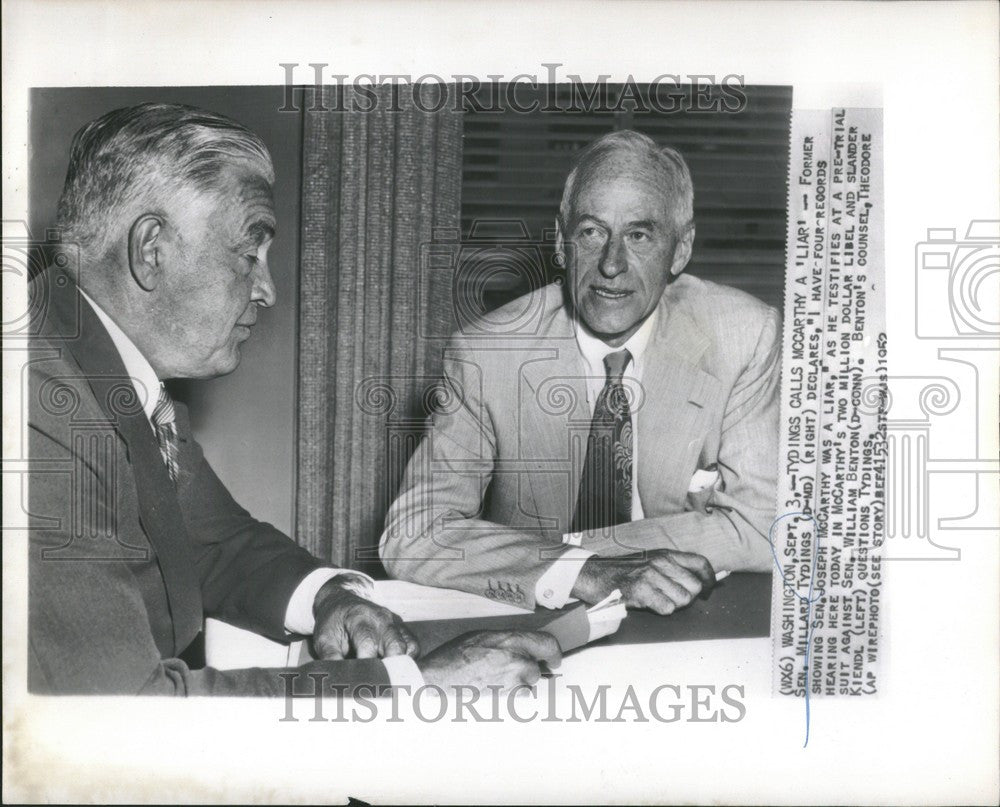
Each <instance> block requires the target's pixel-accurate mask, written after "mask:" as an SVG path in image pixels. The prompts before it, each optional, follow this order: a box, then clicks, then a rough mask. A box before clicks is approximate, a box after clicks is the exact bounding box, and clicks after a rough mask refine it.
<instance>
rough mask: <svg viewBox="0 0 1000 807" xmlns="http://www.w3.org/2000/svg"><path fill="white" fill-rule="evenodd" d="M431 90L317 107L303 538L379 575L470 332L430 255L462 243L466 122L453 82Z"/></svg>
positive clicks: (307, 142)
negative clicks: (449, 370) (384, 548)
mask: <svg viewBox="0 0 1000 807" xmlns="http://www.w3.org/2000/svg"><path fill="white" fill-rule="evenodd" d="M419 91H420V92H421V93H422V95H421V96H419V97H418V99H417V100H418V101H421V100H422V103H421V105H420V106H421V107H422V108H418V106H417V104H415V103H414V99H413V97H412V96H411V95H410V92H409V88H406V92H400V93H399V94H398V96H393V95H392V93H393V88H392V87H383V88H380V89H379V90H377V91H370V92H369V93H367V94H366V96H365V97H364V98H360V97H359V96H357V95H356V94H355V93H354V91H353V90H352V89H351V88H329V87H328V88H325V90H324V95H323V99H322V104H315V103H314V104H312V105H311V106H310V107H307V108H306V110H305V112H304V115H305V120H304V128H303V183H302V259H301V270H300V275H301V280H300V299H299V317H300V321H299V337H298V355H299V366H298V407H297V409H298V420H297V442H298V452H297V485H296V491H297V494H296V514H295V521H296V540H297V541H298V542H299V543H300V544H301V545H302V546H304V547H306V548H307V549H308V550H309V551H311V552H312V553H313V554H315V555H317V556H318V557H320V558H322V559H324V560H327V561H330V562H332V563H333V564H335V565H338V566H343V567H347V568H358V569H363V570H365V571H369V572H375V573H378V571H379V569H380V568H381V566H380V564H379V563H378V554H377V547H378V539H379V536H380V535H381V531H382V525H383V519H384V516H385V512H386V509H387V508H388V506H389V504H390V503H391V499H392V497H393V496H394V495H395V492H396V488H397V486H398V484H399V480H400V479H401V477H402V471H403V468H404V466H405V462H406V460H407V459H408V458H409V456H410V454H412V452H413V450H414V449H415V448H416V444H417V441H418V440H419V439H420V436H421V433H422V430H423V427H424V423H425V418H426V415H427V412H428V408H429V406H430V405H431V404H432V403H433V399H434V389H435V383H436V382H437V379H438V377H439V374H440V361H441V352H442V348H443V339H444V338H445V337H446V336H447V335H448V333H449V332H450V331H451V330H453V327H454V326H453V315H452V305H451V295H452V289H451V286H452V283H451V273H452V267H450V266H448V265H447V262H446V261H445V262H442V261H440V260H437V261H431V260H428V248H429V246H430V245H431V244H432V243H434V242H438V241H443V242H449V241H456V242H457V240H458V234H459V223H460V205H461V200H460V197H461V159H462V158H461V148H462V114H461V112H456V111H454V107H455V104H454V103H453V99H451V98H449V102H448V103H446V104H444V105H443V106H442V105H440V104H439V103H438V102H439V100H440V98H441V96H440V93H442V92H446V93H449V95H450V94H451V93H452V92H453V88H450V87H442V86H441V85H432V86H427V85H425V86H421V87H420V88H419ZM371 92H376V93H377V101H376V102H375V104H374V109H372V110H371V111H340V110H345V109H346V110H350V109H351V108H352V105H353V102H354V100H355V99H357V100H358V102H359V106H360V107H361V108H366V107H371V106H373V104H372V102H371V101H370V93H371ZM439 106H440V107H441V108H440V110H439V111H435V112H428V111H424V110H425V109H434V108H436V107H439ZM322 107H326V108H328V109H330V110H336V111H323V109H322Z"/></svg>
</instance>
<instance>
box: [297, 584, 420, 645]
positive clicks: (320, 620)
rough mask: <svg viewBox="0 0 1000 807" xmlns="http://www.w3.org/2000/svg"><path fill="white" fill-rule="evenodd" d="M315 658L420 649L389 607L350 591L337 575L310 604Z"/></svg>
mask: <svg viewBox="0 0 1000 807" xmlns="http://www.w3.org/2000/svg"><path fill="white" fill-rule="evenodd" d="M313 613H314V614H315V615H316V627H315V629H314V630H313V647H314V650H315V652H316V655H317V658H321V659H334V660H338V659H344V658H348V657H351V658H385V657H386V656H401V655H404V654H405V655H408V656H413V657H414V658H415V657H416V656H417V654H418V653H419V652H420V646H419V645H418V644H417V640H416V638H415V637H414V636H413V634H412V633H410V631H409V630H408V629H407V627H406V626H405V625H404V624H403V621H402V620H401V619H400V618H399V617H398V616H396V614H394V613H393V612H392V611H390V610H389V609H388V608H383V607H382V606H381V605H376V604H375V603H373V602H371V601H370V600H366V599H365V598H364V597H359V596H358V595H357V594H355V593H354V592H353V591H351V590H350V587H349V584H345V582H343V581H342V580H341V579H340V578H337V577H335V578H333V579H332V580H330V581H328V582H327V583H326V584H325V585H324V586H323V587H322V588H321V589H320V590H319V593H317V594H316V601H315V603H314V605H313Z"/></svg>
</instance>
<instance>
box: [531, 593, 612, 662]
mask: <svg viewBox="0 0 1000 807" xmlns="http://www.w3.org/2000/svg"><path fill="white" fill-rule="evenodd" d="M625 615H626V611H625V604H624V602H623V599H622V593H621V592H620V591H619V590H618V589H615V590H614V591H612V592H611V593H610V594H609V595H608V596H607V597H605V598H604V599H603V600H601V601H600V602H599V603H597V604H596V605H592V606H591V607H590V608H587V607H586V606H584V605H580V606H578V607H576V608H574V609H572V610H571V611H568V612H567V613H565V614H562V615H560V616H558V617H556V618H555V619H553V620H552V621H551V622H548V623H546V624H545V625H543V626H542V627H541V630H544V631H545V632H546V633H551V634H552V635H553V636H555V637H556V641H557V642H559V647H560V649H561V650H562V651H563V652H564V653H567V652H569V651H570V650H574V649H576V648H577V647H582V646H583V645H585V644H587V643H589V642H595V641H597V640H598V639H603V638H604V637H605V636H610V635H611V634H612V633H615V632H616V631H617V630H618V628H619V626H620V625H621V623H622V620H623V619H624V618H625Z"/></svg>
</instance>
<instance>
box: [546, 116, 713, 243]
mask: <svg viewBox="0 0 1000 807" xmlns="http://www.w3.org/2000/svg"><path fill="white" fill-rule="evenodd" d="M618 161H620V162H624V164H625V165H626V166H629V165H631V166H637V167H638V171H639V173H640V174H642V175H645V176H649V177H654V178H655V179H654V184H655V185H657V187H660V188H661V190H662V195H663V197H664V202H665V204H666V206H667V212H668V215H669V216H670V218H672V219H673V224H674V227H675V229H677V230H678V234H679V232H680V231H681V230H683V229H685V228H687V227H690V226H691V225H693V223H694V187H693V184H692V180H691V171H690V168H689V167H688V165H687V162H686V161H685V160H684V157H683V155H682V154H681V153H680V152H678V151H676V150H675V149H673V148H671V147H669V146H661V145H658V144H657V143H656V141H654V140H653V139H652V138H651V137H649V136H648V135H645V134H641V133H639V132H636V131H634V130H627V129H626V130H620V131H616V132H611V133H609V134H606V135H604V136H602V137H600V138H599V139H597V140H595V141H593V142H592V143H591V144H590V145H588V146H587V147H586V148H585V149H583V151H582V152H581V153H580V154H579V156H578V157H577V160H576V162H575V164H574V166H573V168H572V169H571V170H570V172H569V174H568V175H567V177H566V182H565V183H564V185H563V193H562V197H561V199H560V203H559V222H560V225H561V226H562V227H563V228H564V229H566V228H567V227H568V226H569V224H570V219H571V218H573V216H574V212H573V211H574V207H575V201H576V199H577V197H578V195H579V193H580V188H581V187H582V186H583V185H586V184H589V183H590V182H592V181H594V179H595V175H599V173H600V172H601V170H602V169H604V167H605V166H607V165H608V164H611V163H615V162H618ZM618 173H620V172H619V171H616V172H615V174H616V175H617V174H618ZM656 180H662V182H660V181H656Z"/></svg>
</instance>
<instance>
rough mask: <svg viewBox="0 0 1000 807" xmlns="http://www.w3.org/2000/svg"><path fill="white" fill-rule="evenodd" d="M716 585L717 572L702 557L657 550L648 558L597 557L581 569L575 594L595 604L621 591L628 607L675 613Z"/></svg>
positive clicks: (638, 555) (629, 556) (670, 550)
mask: <svg viewBox="0 0 1000 807" xmlns="http://www.w3.org/2000/svg"><path fill="white" fill-rule="evenodd" d="M713 585H715V572H714V571H713V570H712V565H711V564H710V563H709V562H708V561H707V560H706V559H705V558H703V557H702V556H701V555H695V554H694V553H692V552H677V551H675V550H673V549H654V550H650V551H647V552H646V553H645V559H643V556H642V553H636V554H634V555H622V556H620V557H614V558H608V557H599V556H596V555H595V556H594V557H592V558H590V559H588V560H587V562H586V563H584V564H583V566H582V567H581V568H580V576H579V577H577V580H576V584H575V585H574V586H573V591H572V595H573V596H574V597H576V598H577V599H579V600H583V601H584V602H586V603H589V604H591V605H593V604H594V603H597V602H600V601H601V600H603V599H604V598H605V597H607V596H608V594H610V593H611V592H612V591H614V590H615V589H616V588H617V589H618V590H620V591H621V593H622V596H623V598H624V601H625V606H626V607H628V608H647V609H649V610H650V611H653V612H655V613H657V614H672V613H673V612H674V611H676V610H677V609H678V608H683V607H684V606H685V605H688V604H689V603H690V602H691V601H692V600H693V599H694V598H695V597H697V596H698V594H700V593H701V591H702V590H704V589H708V588H711V587H712V586H713Z"/></svg>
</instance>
